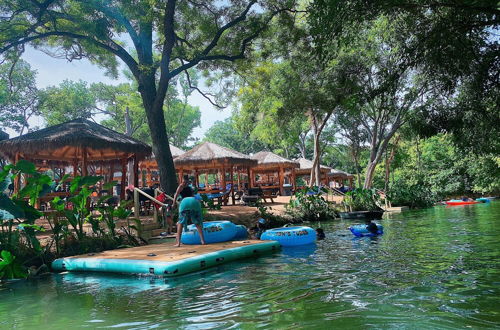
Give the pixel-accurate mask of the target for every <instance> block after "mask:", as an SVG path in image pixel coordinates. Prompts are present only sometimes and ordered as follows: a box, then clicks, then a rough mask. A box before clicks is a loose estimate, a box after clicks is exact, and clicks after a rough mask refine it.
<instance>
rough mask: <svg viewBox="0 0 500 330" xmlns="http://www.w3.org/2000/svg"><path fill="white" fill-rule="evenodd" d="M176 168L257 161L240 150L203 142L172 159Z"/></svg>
mask: <svg viewBox="0 0 500 330" xmlns="http://www.w3.org/2000/svg"><path fill="white" fill-rule="evenodd" d="M174 164H175V165H176V167H177V168H180V167H182V168H184V169H195V168H204V169H208V168H218V167H220V166H222V165H227V166H255V165H257V161H256V160H254V159H252V158H251V157H250V156H248V155H245V154H243V153H241V152H238V151H235V150H232V149H229V148H226V147H222V146H220V145H217V144H215V143H211V142H203V143H201V144H199V145H197V146H196V147H194V148H193V149H191V150H189V151H187V152H185V153H184V154H183V155H181V156H179V157H177V158H176V159H174Z"/></svg>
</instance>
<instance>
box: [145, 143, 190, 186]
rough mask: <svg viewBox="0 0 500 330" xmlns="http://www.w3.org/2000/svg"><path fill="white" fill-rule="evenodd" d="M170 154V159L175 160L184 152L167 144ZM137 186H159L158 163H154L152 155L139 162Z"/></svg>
mask: <svg viewBox="0 0 500 330" xmlns="http://www.w3.org/2000/svg"><path fill="white" fill-rule="evenodd" d="M169 147H170V152H171V153H172V158H173V159H175V158H177V157H179V156H181V155H182V154H184V153H185V151H184V150H182V149H180V148H177V147H176V146H173V145H171V144H169ZM138 174H139V186H141V187H153V186H154V185H160V174H159V169H158V163H157V162H156V159H155V156H154V154H151V157H148V158H146V159H144V160H142V161H141V162H139V173H138Z"/></svg>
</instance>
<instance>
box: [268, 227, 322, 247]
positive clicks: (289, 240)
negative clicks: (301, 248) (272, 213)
mask: <svg viewBox="0 0 500 330" xmlns="http://www.w3.org/2000/svg"><path fill="white" fill-rule="evenodd" d="M260 239H261V240H271V241H278V242H279V243H280V244H281V245H282V246H296V245H305V244H311V243H313V242H315V241H316V231H315V230H314V229H312V228H311V227H306V226H296V227H282V228H275V229H269V230H266V231H265V232H264V233H263V234H262V235H261V236H260Z"/></svg>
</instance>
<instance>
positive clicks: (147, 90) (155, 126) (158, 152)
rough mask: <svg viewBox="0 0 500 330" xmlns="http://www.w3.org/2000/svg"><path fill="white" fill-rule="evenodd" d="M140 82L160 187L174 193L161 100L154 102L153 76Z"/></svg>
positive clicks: (174, 183)
mask: <svg viewBox="0 0 500 330" xmlns="http://www.w3.org/2000/svg"><path fill="white" fill-rule="evenodd" d="M141 83H142V84H140V85H139V90H140V91H141V96H142V100H143V105H144V109H145V110H146V116H147V119H148V126H149V129H150V131H151V140H152V141H153V152H154V154H155V158H156V162H157V163H158V170H159V172H160V188H161V189H162V190H163V191H164V192H166V193H167V194H169V195H174V194H175V190H176V189H177V177H176V174H175V166H174V161H173V158H172V153H171V152H170V147H169V142H168V135H167V127H166V125H165V117H164V115H163V102H154V100H155V98H156V88H155V82H154V76H152V77H149V79H143V80H142V81H141Z"/></svg>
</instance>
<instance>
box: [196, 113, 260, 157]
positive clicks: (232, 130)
mask: <svg viewBox="0 0 500 330" xmlns="http://www.w3.org/2000/svg"><path fill="white" fill-rule="evenodd" d="M203 140H204V141H208V142H212V143H216V144H218V145H221V146H223V147H226V148H231V149H233V150H236V151H239V152H242V153H244V154H250V153H256V152H259V151H262V150H265V149H267V146H266V145H265V144H263V143H261V142H260V141H259V140H255V139H253V138H252V137H251V136H250V135H249V134H245V133H242V132H240V131H239V130H238V129H236V127H235V123H234V120H233V118H232V117H229V118H226V119H225V120H223V121H216V122H215V123H214V124H213V125H212V127H210V128H209V129H208V131H207V132H206V133H205V137H204V138H203Z"/></svg>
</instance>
